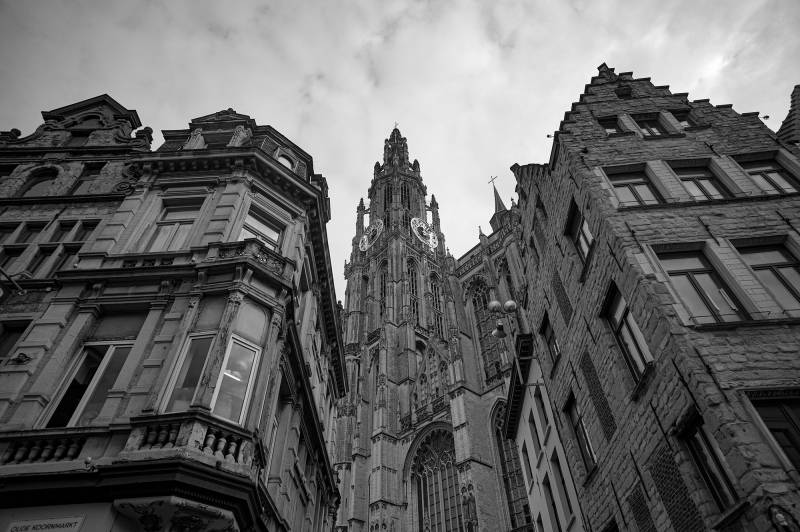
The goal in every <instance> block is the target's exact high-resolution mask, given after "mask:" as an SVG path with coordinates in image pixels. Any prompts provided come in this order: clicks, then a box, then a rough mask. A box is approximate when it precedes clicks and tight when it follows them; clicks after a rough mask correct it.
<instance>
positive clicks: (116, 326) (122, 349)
mask: <svg viewBox="0 0 800 532" xmlns="http://www.w3.org/2000/svg"><path fill="white" fill-rule="evenodd" d="M146 315H147V314H146V313H145V312H127V313H118V314H108V315H105V316H102V317H101V318H100V319H99V320H98V322H97V324H96V327H95V329H94V332H93V333H92V337H91V339H89V340H88V341H87V342H85V343H84V345H83V348H82V349H81V353H80V355H79V356H78V357H77V359H76V361H75V364H74V365H73V366H72V369H71V370H70V372H69V373H68V374H67V378H66V381H65V382H64V385H63V387H62V388H63V390H62V391H61V393H60V396H59V397H58V401H57V402H54V403H53V405H54V407H53V409H52V410H49V411H48V412H49V414H48V415H49V419H48V421H47V427H73V426H86V425H91V424H92V423H93V422H94V420H95V419H96V418H97V417H98V415H99V414H100V411H101V409H102V407H103V404H104V403H105V400H106V397H107V396H108V392H109V390H111V388H112V387H113V386H114V382H115V381H116V379H117V376H118V375H119V372H120V370H121V369H122V366H123V365H124V363H125V361H126V360H127V358H128V355H129V354H130V351H131V348H132V347H133V341H134V340H135V339H136V336H137V335H138V333H139V330H140V329H141V328H142V324H143V323H144V320H145V317H146ZM111 338H114V340H111Z"/></svg>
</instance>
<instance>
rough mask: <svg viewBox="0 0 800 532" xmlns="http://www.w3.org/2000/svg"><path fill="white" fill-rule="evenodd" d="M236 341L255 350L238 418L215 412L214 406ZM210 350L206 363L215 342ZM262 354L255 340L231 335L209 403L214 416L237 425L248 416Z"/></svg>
mask: <svg viewBox="0 0 800 532" xmlns="http://www.w3.org/2000/svg"><path fill="white" fill-rule="evenodd" d="M234 343H238V344H240V345H242V346H244V347H245V348H246V349H249V350H251V351H253V352H254V355H253V364H252V366H251V369H250V376H249V377H248V382H247V387H246V388H245V394H244V397H242V410H241V412H239V419H238V420H233V419H228V418H226V417H225V416H222V415H220V414H216V413H214V408H215V406H216V403H217V398H218V397H219V391H220V388H221V384H222V379H223V378H224V377H225V370H226V368H227V364H228V360H229V359H230V355H231V351H233V344H234ZM208 351H209V355H207V356H206V365H207V364H208V360H209V358H210V354H211V352H212V351H213V343H212V347H209V350H208ZM261 355H262V349H261V348H260V347H259V346H258V345H256V344H254V343H253V342H249V341H247V340H245V339H244V338H242V337H241V336H238V335H236V334H232V335H231V337H230V339H229V340H228V345H227V347H226V348H225V356H224V357H223V359H222V363H221V364H220V369H219V375H218V376H217V381H216V384H215V386H214V393H213V394H212V396H211V403H210V404H209V411H210V412H211V414H212V415H213V416H216V417H218V418H220V419H225V420H227V421H230V422H231V423H236V424H237V425H242V424H243V420H244V418H245V417H246V415H247V411H248V408H249V406H250V400H251V399H252V395H253V389H254V388H255V381H256V373H257V372H258V366H259V363H260V362H261ZM205 369H206V368H205V366H204V367H203V371H205ZM196 394H197V389H196V388H195V395H196Z"/></svg>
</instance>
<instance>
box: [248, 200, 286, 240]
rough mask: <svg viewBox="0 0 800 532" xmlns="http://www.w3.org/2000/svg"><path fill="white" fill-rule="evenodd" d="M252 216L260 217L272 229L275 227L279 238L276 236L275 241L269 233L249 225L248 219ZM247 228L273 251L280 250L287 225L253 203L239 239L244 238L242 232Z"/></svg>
mask: <svg viewBox="0 0 800 532" xmlns="http://www.w3.org/2000/svg"><path fill="white" fill-rule="evenodd" d="M251 216H252V217H253V218H256V219H258V220H259V221H260V222H261V223H263V224H265V225H267V226H269V227H270V228H271V229H274V230H275V232H276V233H278V236H277V238H275V240H274V241H273V240H272V239H271V238H269V237H268V236H267V235H263V234H262V233H261V232H260V231H257V230H256V229H254V228H253V227H251V226H249V225H248V224H247V219H248V218H249V217H251ZM245 229H247V231H249V232H250V233H252V234H253V235H256V236H255V238H256V239H258V241H259V242H261V243H262V244H263V245H265V246H266V247H268V248H269V249H271V250H273V251H280V249H281V240H282V239H283V233H284V231H285V230H286V227H285V226H284V225H282V224H280V223H277V222H276V221H275V218H274V217H272V216H269V214H267V212H266V211H265V210H264V209H260V208H258V207H254V206H252V205H251V206H250V208H249V209H248V210H247V214H246V215H245V217H244V220H242V227H241V229H239V234H238V236H237V239H236V240H237V241H242V240H244V238H242V236H243V235H242V233H243V232H244V231H245ZM251 238H252V237H251Z"/></svg>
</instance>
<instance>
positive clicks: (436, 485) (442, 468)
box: [410, 429, 466, 532]
mask: <svg viewBox="0 0 800 532" xmlns="http://www.w3.org/2000/svg"><path fill="white" fill-rule="evenodd" d="M455 454H456V453H455V445H454V441H453V433H452V432H450V431H449V430H445V429H436V430H433V431H431V432H430V433H429V434H427V436H425V438H424V439H423V440H422V441H421V442H420V443H419V446H418V447H417V449H416V453H415V454H414V458H413V461H412V463H411V471H410V475H411V479H410V480H411V489H412V493H411V496H412V500H413V501H414V503H415V506H416V519H415V522H414V525H413V526H414V530H419V531H420V532H463V531H465V530H466V526H465V523H464V515H463V508H462V505H461V495H460V493H459V483H458V471H456V456H455Z"/></svg>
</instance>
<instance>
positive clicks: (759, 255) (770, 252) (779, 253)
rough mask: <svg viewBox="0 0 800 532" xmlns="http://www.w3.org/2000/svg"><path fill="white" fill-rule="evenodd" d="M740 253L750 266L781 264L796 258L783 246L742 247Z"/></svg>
mask: <svg viewBox="0 0 800 532" xmlns="http://www.w3.org/2000/svg"><path fill="white" fill-rule="evenodd" d="M739 254H741V256H742V258H743V259H744V261H745V262H746V263H747V264H749V265H750V266H759V265H761V264H780V263H783V262H792V261H793V260H794V258H793V257H792V256H791V255H789V254H788V253H787V252H786V250H784V249H783V248H782V247H754V248H742V249H740V250H739Z"/></svg>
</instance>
